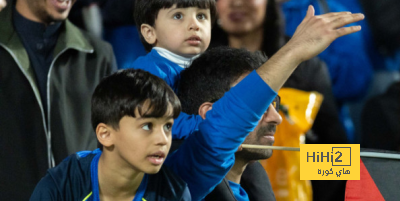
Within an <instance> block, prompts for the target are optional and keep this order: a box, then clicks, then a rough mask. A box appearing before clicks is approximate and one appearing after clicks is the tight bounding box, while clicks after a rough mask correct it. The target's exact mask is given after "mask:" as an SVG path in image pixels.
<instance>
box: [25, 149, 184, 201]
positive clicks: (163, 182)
mask: <svg viewBox="0 0 400 201" xmlns="http://www.w3.org/2000/svg"><path fill="white" fill-rule="evenodd" d="M100 155H101V151H100V150H99V149H97V150H95V151H93V152H91V151H82V152H78V153H76V154H73V155H71V156H69V157H68V158H67V159H65V160H64V161H63V162H62V163H61V164H60V165H58V166H57V167H55V168H52V169H50V170H48V171H47V175H46V176H45V177H44V178H43V179H42V180H41V181H40V182H39V184H38V186H37V188H36V189H35V191H34V192H33V194H32V196H31V198H30V200H32V201H36V200H37V201H41V200H47V201H50V200H57V201H61V200H63V201H64V200H65V201H67V200H71V201H72V200H84V201H89V200H93V201H97V200H99V186H98V174H97V168H98V166H97V164H98V159H99V158H100ZM134 191H136V189H134ZM136 197H137V198H136ZM142 197H143V199H144V200H146V201H151V200H159V201H162V200H165V201H170V200H176V201H181V200H182V201H189V200H191V197H190V193H189V189H188V187H187V185H186V183H185V182H184V181H183V180H182V179H181V178H179V177H178V176H176V175H175V174H174V173H173V172H171V171H170V170H169V169H168V168H167V167H166V166H162V168H161V170H160V171H159V172H158V173H157V174H151V175H147V174H145V176H144V177H143V180H142V182H141V184H140V186H139V188H138V189H137V191H136V195H135V199H134V200H140V201H142V200H143V199H142Z"/></svg>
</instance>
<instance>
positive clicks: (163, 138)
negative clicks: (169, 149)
mask: <svg viewBox="0 0 400 201" xmlns="http://www.w3.org/2000/svg"><path fill="white" fill-rule="evenodd" d="M168 141H169V138H168V135H167V133H165V132H164V131H163V130H162V131H159V132H158V133H157V134H156V144H157V145H166V144H168Z"/></svg>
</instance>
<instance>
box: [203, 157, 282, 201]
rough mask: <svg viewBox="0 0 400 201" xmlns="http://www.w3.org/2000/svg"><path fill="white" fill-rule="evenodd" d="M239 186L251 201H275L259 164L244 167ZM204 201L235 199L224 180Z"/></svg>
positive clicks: (266, 176) (266, 177) (268, 182)
mask: <svg viewBox="0 0 400 201" xmlns="http://www.w3.org/2000/svg"><path fill="white" fill-rule="evenodd" d="M240 185H241V186H242V188H243V189H244V190H245V191H246V193H247V195H248V196H249V199H250V200H251V201H274V200H276V199H275V195H274V192H273V191H272V187H271V183H270V181H269V178H268V175H267V174H266V172H265V170H264V168H263V167H262V165H261V164H260V163H259V162H254V163H251V164H249V165H248V166H247V167H246V170H245V171H244V172H243V175H242V178H241V180H240ZM204 200H205V201H214V200H218V201H236V200H237V199H236V197H235V194H234V193H233V192H232V189H231V187H230V185H229V181H228V180H227V179H224V180H222V182H221V183H220V184H218V186H217V187H215V189H214V190H213V191H212V192H211V193H210V194H208V195H207V197H206V198H205V199H204Z"/></svg>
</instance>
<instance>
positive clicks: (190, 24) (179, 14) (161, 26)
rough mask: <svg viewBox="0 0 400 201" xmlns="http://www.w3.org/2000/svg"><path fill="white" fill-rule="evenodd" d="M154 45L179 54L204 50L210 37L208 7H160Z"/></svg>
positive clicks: (191, 53) (195, 53)
mask: <svg viewBox="0 0 400 201" xmlns="http://www.w3.org/2000/svg"><path fill="white" fill-rule="evenodd" d="M154 28H155V34H156V42H155V45H154V46H156V47H162V48H165V49H167V50H169V51H171V52H173V53H175V54H178V55H181V56H194V55H197V54H200V53H202V52H204V51H205V50H206V49H207V48H208V45H209V44H210V39H211V15H210V9H200V8H197V7H189V8H176V5H174V6H173V7H171V8H168V9H161V10H160V11H159V13H158V16H157V19H156V21H155V26H154Z"/></svg>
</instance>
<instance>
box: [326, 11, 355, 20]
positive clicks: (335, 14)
mask: <svg viewBox="0 0 400 201" xmlns="http://www.w3.org/2000/svg"><path fill="white" fill-rule="evenodd" d="M350 14H351V12H348V11H342V12H334V13H327V14H323V15H320V16H321V17H326V18H331V17H336V16H338V15H350Z"/></svg>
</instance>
